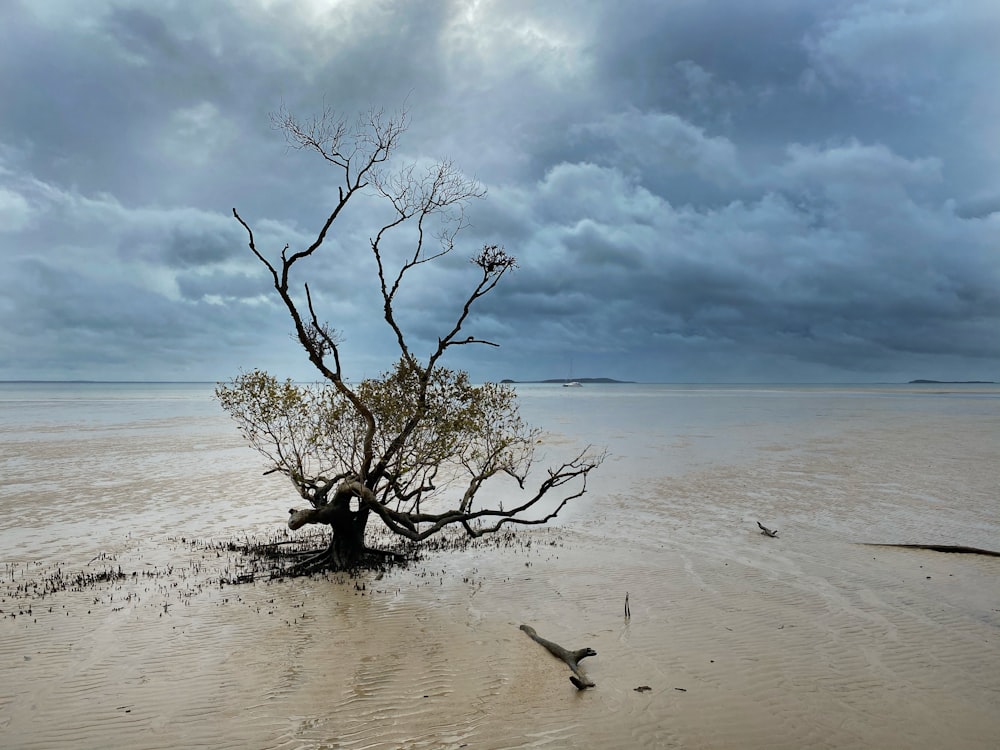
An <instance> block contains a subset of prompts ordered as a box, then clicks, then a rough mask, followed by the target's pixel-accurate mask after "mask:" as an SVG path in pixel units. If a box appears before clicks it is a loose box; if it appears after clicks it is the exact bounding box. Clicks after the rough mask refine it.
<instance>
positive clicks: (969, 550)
mask: <svg viewBox="0 0 1000 750" xmlns="http://www.w3.org/2000/svg"><path fill="white" fill-rule="evenodd" d="M864 545H865V546H866V547H900V548H902V549H929V550H931V551H932V552H957V553H961V554H966V555H987V556H989V557H1000V552H996V551H994V550H991V549H980V548H979V547H966V546H964V545H961V544H882V543H879V542H864Z"/></svg>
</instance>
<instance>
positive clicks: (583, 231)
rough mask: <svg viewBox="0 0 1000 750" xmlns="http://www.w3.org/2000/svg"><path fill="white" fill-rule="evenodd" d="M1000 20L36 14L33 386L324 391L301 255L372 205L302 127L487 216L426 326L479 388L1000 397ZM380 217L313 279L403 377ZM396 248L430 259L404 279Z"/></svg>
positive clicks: (18, 35) (24, 220)
mask: <svg viewBox="0 0 1000 750" xmlns="http://www.w3.org/2000/svg"><path fill="white" fill-rule="evenodd" d="M998 39H1000V3H997V2H996V0H963V1H961V2H958V1H956V2H949V1H948V0H912V1H911V0H868V1H865V2H853V1H842V0H823V1H822V2H820V1H815V2H806V1H805V0H755V2H752V3H751V2H746V1H745V0H711V1H709V0H617V1H616V2H604V1H602V0H565V1H562V0H551V1H541V0H532V1H529V0H394V1H384V0H228V1H223V0H203V1H202V2H197V3H195V2H171V1H170V0H158V1H157V2H155V3H154V2H129V1H128V0H116V1H110V0H109V1H106V0H89V2H87V3H80V2H75V0H23V1H22V0H3V2H0V263H2V271H0V379H7V380H12V379H22V380H27V379H31V380H35V379H40V380H47V379H55V380H70V379H73V380H76V379H83V380H192V381H218V380H224V379H227V378H230V377H233V376H235V375H237V374H239V372H241V371H245V370H251V369H254V368H264V369H267V370H269V371H270V372H272V373H274V374H275V375H277V376H279V377H291V378H294V379H299V380H308V379H314V376H315V372H314V371H312V370H311V366H310V365H309V363H308V361H307V360H306V358H305V355H304V353H303V350H302V349H301V347H300V346H298V344H297V343H296V341H294V340H293V338H292V335H291V330H292V329H291V324H290V321H289V319H288V316H287V313H286V312H285V310H284V309H283V307H281V306H280V304H279V301H278V300H277V298H276V297H275V295H274V292H273V289H270V286H269V283H270V282H269V277H268V274H267V272H266V269H264V267H263V266H262V265H261V264H260V263H259V262H258V261H257V260H256V259H255V258H254V257H253V256H252V254H251V253H250V251H249V249H248V247H247V235H246V233H245V231H244V230H243V228H242V227H241V226H240V225H239V224H238V223H237V222H236V221H235V219H234V218H233V215H232V209H233V208H234V207H235V208H237V209H238V210H239V212H240V215H241V216H243V218H244V219H246V220H247V222H248V223H249V224H250V225H251V226H252V227H253V228H254V230H255V234H256V236H257V240H258V244H259V246H260V247H261V249H262V250H263V251H264V252H265V253H267V254H268V255H269V257H272V258H274V257H277V254H278V253H280V251H281V248H282V247H283V246H284V245H285V244H286V243H287V244H288V245H289V246H290V248H291V249H292V250H293V251H294V250H295V249H297V248H298V249H301V248H304V247H306V246H308V245H309V243H310V242H311V241H312V240H313V239H314V238H315V236H316V233H317V232H318V231H319V229H320V227H321V226H322V223H323V221H324V220H325V219H326V216H327V215H328V213H329V211H330V210H331V209H332V206H333V203H332V200H333V198H334V196H335V195H336V188H337V185H338V184H339V180H340V175H338V174H337V173H336V170H335V169H334V168H332V167H331V165H328V164H327V163H326V162H324V161H323V160H322V159H321V158H320V157H319V156H318V155H316V154H310V153H307V152H304V151H297V150H293V149H289V148H288V146H287V143H286V141H285V140H284V138H283V136H282V133H281V132H278V131H276V130H275V129H274V128H273V127H272V124H271V119H270V115H271V114H272V113H274V112H277V111H280V110H281V109H282V108H284V109H285V110H287V111H288V112H291V113H293V114H295V115H297V116H300V117H303V118H308V117H311V116H312V115H314V114H315V113H317V112H320V111H322V110H323V109H324V108H330V109H332V110H335V111H336V112H337V113H340V114H342V115H343V116H344V117H346V118H348V119H351V120H353V118H354V117H355V116H356V115H357V114H358V113H362V112H365V111H367V110H369V109H370V108H372V107H375V108H381V109H384V110H385V111H386V112H388V113H393V112H398V111H400V110H402V109H405V110H406V112H407V116H408V120H409V126H408V130H407V132H406V133H405V135H404V138H403V140H402V141H401V143H400V147H399V149H398V151H397V153H396V157H398V159H399V162H398V163H399V164H400V165H407V164H417V165H425V164H427V163H430V162H432V161H433V160H441V159H449V160H451V161H452V162H453V163H454V164H455V165H456V167H457V168H459V169H461V170H462V172H463V173H464V174H466V175H468V176H469V177H470V178H475V179H477V180H478V181H479V182H480V183H481V184H482V186H483V187H484V188H485V189H486V191H487V195H486V197H485V198H484V199H482V200H475V201H473V202H472V203H470V205H469V206H468V207H467V209H466V213H465V217H466V219H467V221H468V223H469V226H468V227H467V228H466V229H465V230H464V231H463V233H462V234H460V235H459V237H458V241H457V243H456V247H455V249H454V250H453V252H452V254H451V255H449V256H447V257H446V258H444V259H441V261H438V262H435V263H434V264H427V266H425V267H421V269H420V271H421V273H419V274H416V273H415V274H413V276H412V281H413V284H412V285H410V286H409V287H407V288H406V289H405V293H403V295H402V296H401V299H400V303H399V305H398V307H399V309H398V311H397V312H398V315H399V319H400V321H401V322H402V324H403V327H404V329H405V330H406V331H407V334H408V335H409V337H410V339H411V343H412V345H413V349H414V350H415V351H417V352H418V353H419V352H429V351H430V350H431V349H432V348H433V347H434V345H435V344H436V336H438V335H441V334H443V333H444V332H446V331H447V330H448V329H449V328H450V326H451V324H452V323H453V321H454V319H455V316H456V315H457V314H458V312H459V311H460V309H461V304H462V302H463V301H464V299H465V296H466V295H467V293H468V291H469V290H470V288H471V285H472V284H474V283H475V282H476V278H477V277H476V269H475V267H474V266H472V265H471V264H469V263H467V262H466V261H467V259H468V258H469V257H471V256H472V255H473V254H475V252H476V251H477V250H478V249H480V248H481V247H483V245H485V244H500V245H502V246H504V247H505V248H506V250H507V252H508V253H510V254H512V255H514V256H515V257H516V258H517V259H518V266H519V267H518V269H517V270H516V271H515V272H514V273H512V274H511V275H509V276H507V277H505V278H504V279H503V282H502V284H501V285H500V286H499V287H497V289H496V290H495V291H494V292H493V293H492V294H491V295H489V296H487V297H485V298H483V299H482V300H481V304H480V305H478V306H477V307H476V308H474V310H473V314H472V315H471V316H470V318H469V320H468V322H467V326H466V328H465V329H463V334H467V335H473V336H475V337H476V338H482V339H488V340H490V341H493V342H495V343H497V344H499V346H498V347H489V346H463V347H455V348H453V349H451V350H450V351H449V358H448V359H447V360H446V362H445V363H446V364H448V365H450V366H452V367H456V368H461V369H466V370H468V371H469V373H470V374H471V376H472V378H473V379H474V380H477V381H483V380H498V379H501V378H511V379H514V380H535V379H544V378H564V377H570V376H572V377H577V378H582V377H611V378H616V379H620V380H634V381H640V382H707V383H724V382H804V383H811V382H900V381H903V382H905V381H907V380H910V379H915V378H929V379H939V380H1000V127H998V125H997V123H1000V76H998V75H997V71H998V70H1000V44H998V43H997V40H998ZM380 216H381V214H379V213H378V206H377V205H376V204H375V203H374V201H373V200H372V199H371V196H370V195H367V194H366V195H364V196H361V198H360V199H359V200H358V201H357V205H356V206H355V205H353V204H352V206H351V210H350V212H349V213H347V214H344V215H343V216H342V218H341V219H338V220H337V222H336V223H335V224H334V225H333V228H332V230H331V233H330V236H329V238H328V240H327V242H326V244H324V246H323V247H322V248H321V251H320V252H319V253H317V255H316V256H314V257H313V258H311V259H310V260H309V261H308V264H306V263H302V264H300V265H299V266H296V274H295V276H294V277H293V283H294V284H296V285H297V286H296V288H300V287H301V284H302V283H304V282H309V284H310V289H312V290H313V291H314V293H315V296H316V300H317V307H318V308H319V314H320V317H321V318H323V319H324V320H327V321H329V323H330V325H331V326H333V327H334V328H335V329H337V330H338V331H339V333H340V336H341V339H342V357H343V361H344V368H345V374H346V375H347V377H348V378H351V379H354V378H359V377H369V376H374V375H377V374H378V373H379V372H381V371H384V370H385V369H386V368H387V367H388V366H389V365H390V364H391V363H392V362H393V361H394V360H395V359H396V357H397V356H398V351H397V350H396V349H395V348H394V343H393V339H392V338H391V337H390V336H388V335H387V331H386V330H385V325H384V322H382V320H381V299H380V297H379V296H378V293H377V287H375V286H373V284H374V280H375V267H374V264H373V260H372V258H371V255H370V251H369V247H368V240H369V238H370V237H371V235H372V234H373V233H374V232H376V231H377V229H378V223H379V222H378V218H379V217H380ZM398 249H400V250H405V249H406V247H405V246H402V245H401V246H400V247H399V248H398Z"/></svg>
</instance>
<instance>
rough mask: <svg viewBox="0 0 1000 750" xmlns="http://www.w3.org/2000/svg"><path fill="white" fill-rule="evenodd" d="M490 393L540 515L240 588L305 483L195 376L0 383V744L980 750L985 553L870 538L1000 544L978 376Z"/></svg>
mask: <svg viewBox="0 0 1000 750" xmlns="http://www.w3.org/2000/svg"><path fill="white" fill-rule="evenodd" d="M515 387H516V390H517V392H518V396H519V401H520V404H521V411H522V415H523V416H524V418H525V419H526V421H528V422H529V423H530V424H532V425H534V426H536V427H539V428H540V429H541V430H542V435H541V442H540V444H539V448H540V451H541V454H542V458H543V459H544V460H543V461H542V462H541V463H540V465H539V468H540V470H544V466H545V465H547V464H552V463H558V462H559V461H561V460H564V459H565V458H568V457H571V456H573V455H575V454H576V453H577V452H579V451H580V450H582V449H584V448H585V447H586V446H588V445H590V446H593V447H594V448H595V449H597V450H606V451H607V458H606V460H605V462H604V464H603V465H602V466H601V467H600V468H599V469H598V470H597V471H595V472H594V473H593V475H592V476H591V480H590V483H589V485H588V493H587V494H586V495H585V496H584V497H583V498H581V499H579V500H578V501H576V502H574V503H573V504H571V505H570V506H568V507H567V509H566V510H564V512H563V513H561V514H560V516H559V518H558V519H557V520H556V523H555V524H553V526H552V528H547V529H541V528H529V529H523V530H522V531H520V532H519V535H518V538H519V539H520V540H521V541H520V542H509V541H508V542H505V546H504V547H503V548H499V549H497V548H483V549H475V548H473V549H471V550H466V551H459V552H434V553H430V554H429V555H427V556H425V558H424V559H423V560H422V561H421V562H420V563H418V564H417V565H416V566H414V567H413V568H411V569H409V570H400V571H393V572H389V573H386V574H385V576H384V577H382V576H379V577H375V576H374V575H373V576H371V577H370V579H362V581H361V582H360V583H359V582H358V581H356V580H355V581H350V580H344V579H342V578H339V577H330V578H325V577H316V578H312V579H308V580H297V581H286V582H281V583H272V584H265V583H260V584H255V585H253V586H244V587H235V588H234V587H229V586H220V585H219V583H218V582H219V574H220V571H221V570H223V569H224V568H227V566H233V565H237V564H238V562H237V561H236V560H235V559H233V558H232V556H231V555H225V554H217V553H211V552H206V551H205V550H204V549H203V548H199V547H197V546H193V545H192V540H195V539H197V540H225V539H231V538H233V537H237V538H239V537H244V536H246V535H254V534H267V533H270V532H272V531H274V530H277V529H280V528H281V527H282V525H283V523H284V521H285V519H286V517H287V512H288V508H289V507H290V506H294V505H297V504H298V505H301V500H298V498H297V497H296V495H295V493H294V491H293V490H292V488H291V486H290V485H289V484H288V483H287V482H286V481H284V480H283V479H282V478H280V477H277V476H275V475H264V474H263V471H264V469H265V466H264V465H263V463H262V460H261V459H260V458H259V457H258V456H257V454H256V453H255V452H254V451H252V450H251V449H249V448H248V447H246V446H245V444H244V443H243V441H242V439H241V437H240V435H239V433H238V432H237V430H236V428H235V426H234V424H233V423H232V422H231V421H230V419H229V418H228V416H227V415H226V414H225V413H224V412H223V411H222V410H221V408H220V407H219V405H218V404H217V402H216V401H215V400H214V397H213V388H214V385H213V384H205V383H0V558H2V560H3V563H4V581H3V583H4V586H5V588H2V589H0V636H2V639H0V642H2V645H0V666H2V668H3V669H4V673H5V675H6V676H7V678H6V680H5V681H4V684H2V685H0V746H3V747H16V748H46V747H57V746H66V747H70V746H72V747H76V748H89V747H93V748H99V747H101V748H103V747H134V748H147V747H148V748H154V747H157V748H158V747H163V748H167V747H195V746H205V747H208V746H211V747H213V748H224V747H232V748H245V747H268V748H270V747H275V748H278V747H280V748H293V747H294V748H299V747H317V748H318V747H343V748H354V747H357V748H361V747H369V748H370V747H386V748H389V747H404V746H405V747H413V748H438V747H448V748H452V747H454V748H459V747H465V746H468V747H485V748H501V747H533V748H534V747H551V748H561V747H596V748H603V747H625V746H627V747H637V748H658V747H671V746H677V747H687V748H694V747H706V748H707V747H733V748H737V747H739V748H748V747H762V748H763V747H769V748H777V747H788V748H801V747H837V748H844V747H858V748H862V747H875V746H880V747H910V748H923V747H927V748H930V747H940V746H942V745H945V746H954V747H968V748H991V747H994V744H993V743H994V741H995V738H996V736H998V735H1000V697H998V696H1000V682H998V680H1000V678H998V675H1000V649H998V648H997V644H998V643H1000V558H993V557H986V556H981V555H963V554H941V553H936V552H929V551H924V550H913V549H900V548H892V547H878V546H869V545H879V544H893V545H894V544H936V545H961V546H968V547H975V548H980V549H985V550H1000V386H997V385H989V384H975V385H974V384H968V385H960V384H955V385H952V384H913V385H905V384H904V385H891V384H886V385H864V384H862V385H781V384H774V385H676V384H657V385H652V384H600V385H585V386H584V387H582V388H562V387H561V386H559V385H545V384H521V385H517V386H515ZM546 462H547V463H546ZM504 492H509V490H507V489H504V490H502V491H501V493H504ZM503 497H504V496H503V495H502V494H501V496H500V498H501V499H503ZM758 521H760V522H762V523H764V524H765V525H767V526H769V527H771V528H776V529H778V532H779V533H778V536H777V537H776V538H773V539H771V538H767V537H764V536H762V535H761V534H760V533H759V531H758V528H757V522H758ZM108 566H112V567H113V566H118V568H120V569H121V570H122V571H123V573H124V574H125V578H124V580H123V581H120V582H117V583H112V584H108V585H107V586H105V587H103V588H101V587H96V588H92V589H82V590H78V591H73V590H67V591H65V592H62V593H58V594H54V595H49V596H46V597H39V596H37V594H36V595H32V594H31V593H30V592H31V590H32V589H31V588H30V587H31V582H32V581H33V580H34V581H38V580H40V579H42V578H44V577H46V576H51V575H52V572H53V571H66V572H67V573H70V572H73V571H85V572H86V571H89V572H96V571H99V570H105V569H107V568H108ZM152 571H158V574H157V576H156V577H149V578H144V576H146V575H147V574H149V573H151V572H152ZM626 593H628V594H629V595H630V597H631V618H630V619H626V620H623V618H622V605H623V602H624V596H625V594H626ZM522 622H525V623H530V624H532V625H533V626H534V627H536V628H537V630H538V631H539V633H540V634H541V635H543V636H547V637H550V638H552V639H553V640H556V641H558V642H563V641H568V643H566V645H569V646H572V647H577V646H579V645H590V646H593V647H594V648H595V649H596V650H597V652H598V656H597V657H593V658H592V659H589V660H588V661H587V662H586V666H587V668H588V670H589V674H590V675H591V677H592V678H593V679H594V680H595V682H597V687H596V688H595V689H593V690H587V691H584V692H582V693H579V694H578V693H577V692H576V690H575V689H574V688H573V687H572V686H571V685H570V684H569V682H568V680H567V679H566V677H567V675H568V673H567V672H566V670H565V668H564V667H563V668H562V669H561V670H560V665H559V663H558V662H555V661H554V660H550V659H549V658H548V657H547V656H545V654H544V652H541V651H538V650H536V649H537V647H536V646H534V644H533V643H532V642H531V641H530V640H528V639H527V638H525V637H524V636H523V634H522V633H520V631H519V630H518V625H519V624H520V623H522ZM640 688H644V689H643V690H640Z"/></svg>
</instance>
